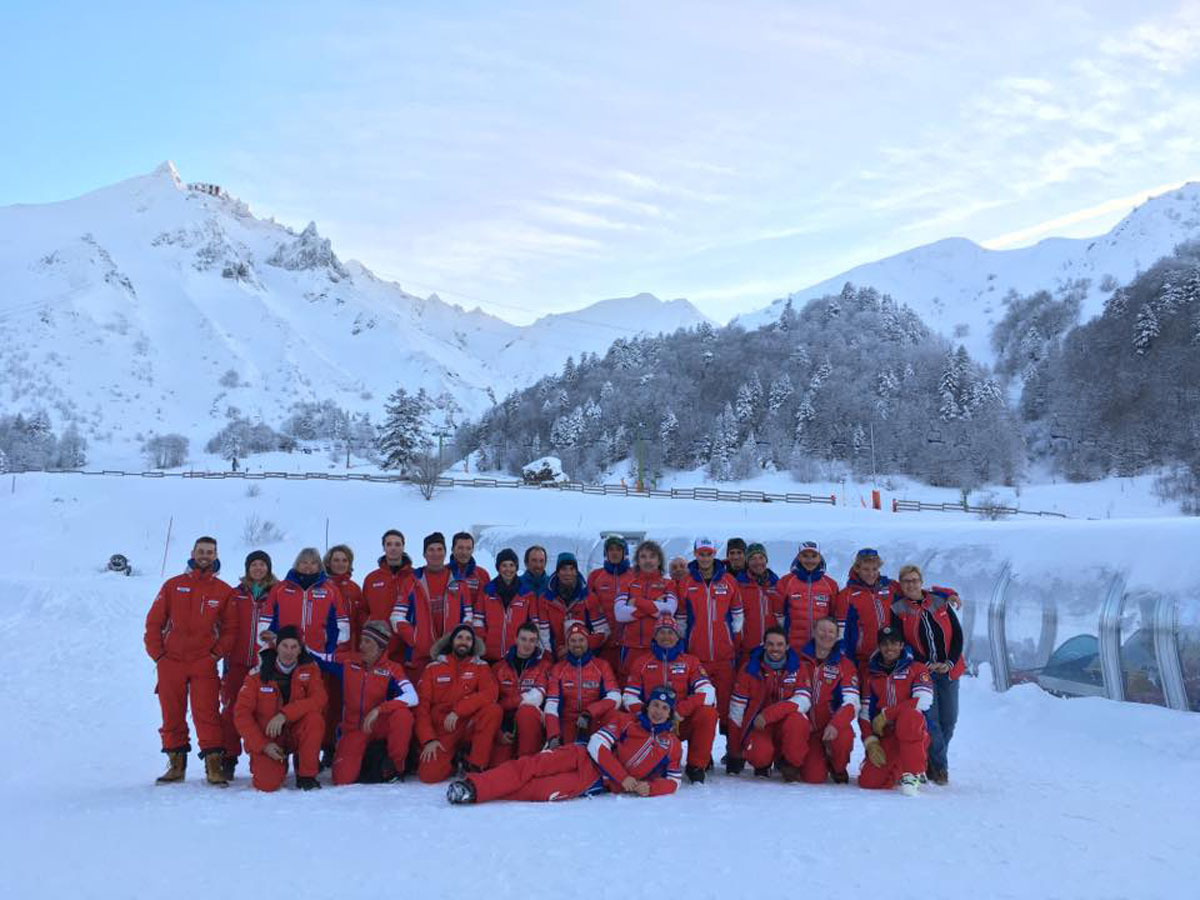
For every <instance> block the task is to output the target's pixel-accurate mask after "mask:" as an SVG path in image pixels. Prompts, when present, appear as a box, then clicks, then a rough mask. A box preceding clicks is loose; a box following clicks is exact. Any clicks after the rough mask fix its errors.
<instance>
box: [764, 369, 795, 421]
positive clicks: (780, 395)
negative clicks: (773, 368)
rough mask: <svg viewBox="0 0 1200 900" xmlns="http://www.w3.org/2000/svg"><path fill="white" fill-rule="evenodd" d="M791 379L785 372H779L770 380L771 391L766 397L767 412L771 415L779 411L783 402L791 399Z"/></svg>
mask: <svg viewBox="0 0 1200 900" xmlns="http://www.w3.org/2000/svg"><path fill="white" fill-rule="evenodd" d="M792 390H793V388H792V379H791V378H789V377H788V373H787V372H782V373H780V374H779V375H778V376H777V377H776V378H775V380H774V381H772V382H771V392H770V394H769V395H768V397H767V412H768V413H770V414H771V415H775V413H777V412H779V410H780V409H781V408H782V407H783V405H784V404H785V403H787V402H788V401H789V400H791V399H792Z"/></svg>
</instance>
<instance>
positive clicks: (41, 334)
mask: <svg viewBox="0 0 1200 900" xmlns="http://www.w3.org/2000/svg"><path fill="white" fill-rule="evenodd" d="M0 273H3V275H4V277H5V280H6V290H5V291H3V292H0V316H3V318H4V320H5V324H6V325H7V326H8V327H9V328H10V330H11V332H12V333H14V334H20V335H21V340H19V341H9V342H5V343H3V344H0V373H3V384H4V387H5V392H4V403H3V405H0V411H3V412H9V411H21V410H29V409H34V408H42V409H45V410H46V411H47V412H48V413H49V414H50V417H51V419H52V420H53V421H54V425H55V427H56V428H61V427H62V426H63V425H64V424H65V423H68V422H75V423H78V426H79V428H80V430H81V431H82V432H83V433H84V436H85V437H86V439H87V440H88V441H89V442H90V444H91V445H92V447H93V449H94V450H95V451H97V454H99V453H100V452H101V451H102V449H103V448H108V449H103V452H104V453H106V454H107V455H108V456H109V457H110V458H114V459H119V460H122V461H131V459H132V458H133V457H135V456H136V455H137V450H136V448H137V447H138V446H140V444H141V442H142V440H144V439H145V437H146V436H147V435H149V434H152V433H157V434H166V433H171V432H179V433H181V434H183V435H185V436H186V437H188V438H189V439H190V440H191V441H192V446H193V447H196V446H198V445H199V446H202V445H203V444H204V443H205V442H206V441H207V440H208V439H209V438H210V437H212V436H213V435H214V434H215V433H216V432H217V431H218V430H219V429H220V428H221V427H222V426H223V425H224V423H225V421H226V420H227V418H228V417H229V416H234V415H236V416H240V417H245V418H248V419H250V420H252V421H262V422H264V423H267V424H273V425H276V424H279V423H280V422H281V421H282V420H283V419H284V418H286V416H287V414H288V410H289V408H290V407H291V406H292V405H293V404H295V403H297V402H298V401H324V400H330V401H333V402H334V403H336V404H338V405H339V406H340V407H341V408H343V409H345V410H346V411H348V412H352V413H354V412H368V413H371V414H372V415H374V416H376V417H377V418H378V416H379V415H380V414H381V410H382V406H383V402H384V399H385V398H386V397H387V395H388V394H389V393H390V392H391V391H392V390H394V389H395V388H396V387H398V386H404V387H405V388H406V389H408V390H409V391H410V392H414V393H415V392H416V391H417V390H419V389H422V388H423V389H424V390H425V391H426V392H427V393H428V394H429V395H430V396H431V397H433V398H435V400H436V401H437V402H438V403H439V411H440V412H439V415H440V416H442V417H444V418H445V420H446V421H448V422H451V423H453V422H455V421H462V420H463V418H464V417H466V416H474V415H477V414H479V413H481V412H482V411H483V410H485V409H487V408H488V407H489V406H491V405H492V404H493V403H494V402H496V400H497V398H498V397H501V396H503V395H504V394H506V393H508V392H509V391H511V390H515V389H517V388H520V387H524V386H526V385H528V384H530V383H532V382H534V381H536V380H537V379H538V378H540V377H541V376H542V375H545V374H548V373H550V372H556V371H559V370H560V369H561V368H562V365H563V362H564V361H565V360H566V358H567V357H568V356H575V357H576V358H578V357H579V355H580V354H582V353H584V352H594V353H600V354H602V353H604V352H605V351H606V350H607V348H608V346H609V345H610V344H611V343H612V342H613V341H614V340H615V339H617V338H618V337H630V336H633V335H635V334H640V333H657V332H658V331H673V330H674V329H675V328H677V327H680V326H682V325H690V324H695V323H696V322H699V321H702V320H703V316H701V315H700V313H699V312H698V311H696V310H695V308H694V307H692V306H691V304H689V303H687V302H686V301H671V302H669V303H663V302H662V301H660V300H658V299H657V298H655V297H652V296H650V295H648V294H643V295H639V296H637V297H631V298H622V299H617V300H610V301H604V302H602V303H599V304H594V305H593V306H592V307H589V308H588V309H586V310H581V311H580V312H579V313H572V314H564V315H559V316H547V317H543V318H542V319H540V320H539V321H538V322H536V323H534V324H533V325H531V326H528V327H524V328H522V327H519V326H516V325H513V324H511V323H509V322H506V321H504V320H502V319H499V318H497V317H495V316H492V315H489V314H487V313H485V312H483V311H482V310H480V309H474V310H471V311H466V310H464V309H463V308H462V307H461V306H458V305H453V304H449V303H445V302H443V301H442V300H441V299H439V298H438V297H437V296H436V295H431V296H429V297H425V298H421V297H417V296H414V295H412V294H410V293H408V292H406V291H405V290H403V288H402V287H401V286H400V285H398V284H395V283H393V282H389V281H385V280H383V279H380V278H377V277H375V276H374V275H373V274H372V273H371V272H370V270H369V269H367V268H366V267H365V266H363V265H362V264H361V263H356V262H351V263H343V262H342V261H341V260H340V259H339V258H338V256H337V254H336V253H335V251H334V247H333V245H332V242H331V241H330V240H329V239H328V238H326V237H324V236H322V235H321V233H320V231H319V229H318V227H317V225H316V223H314V222H310V223H308V225H307V226H306V227H305V228H304V229H303V230H301V231H299V232H297V231H294V230H292V229H290V228H287V227H286V226H284V225H281V224H278V223H276V222H274V221H273V220H272V221H265V220H262V219H258V218H256V217H255V216H254V215H253V214H252V213H251V211H250V209H249V207H248V206H247V205H246V204H245V203H243V202H242V201H240V200H238V199H236V198H235V197H234V196H232V195H231V194H230V193H229V191H228V190H227V189H226V187H224V186H221V185H216V184H211V183H206V182H186V181H184V180H183V178H182V177H181V176H180V173H179V172H178V171H177V170H176V169H175V167H174V165H173V164H171V163H170V162H164V163H163V164H162V165H160V166H158V167H157V168H156V169H154V170H153V171H152V172H149V173H146V174H143V175H139V176H135V177H133V178H129V179H126V180H124V181H121V182H118V183H116V184H112V185H109V186H108V187H104V188H101V189H99V190H95V191H92V192H90V193H88V194H85V195H83V196H80V197H76V198H74V199H71V200H66V201H62V202H58V203H49V204H42V205H24V206H10V207H6V208H0ZM506 347H507V348H510V349H511V352H505V348H506Z"/></svg>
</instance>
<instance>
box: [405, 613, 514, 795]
mask: <svg viewBox="0 0 1200 900" xmlns="http://www.w3.org/2000/svg"><path fill="white" fill-rule="evenodd" d="M433 654H434V659H433V661H432V662H431V663H429V665H428V666H426V667H425V671H424V673H423V674H422V675H421V684H420V686H419V687H418V688H417V695H418V696H419V697H420V698H421V700H420V705H419V706H418V707H417V740H419V741H420V742H421V757H420V762H419V764H418V767H417V776H418V777H419V778H420V779H421V781H423V782H425V783H426V784H435V783H436V782H439V781H445V780H446V779H447V778H449V777H450V775H451V774H453V772H454V768H455V761H456V757H457V755H458V751H459V748H460V747H465V746H469V751H468V753H467V756H466V768H467V770H468V771H473V772H481V771H483V769H484V768H485V767H486V766H487V764H488V761H489V760H490V759H491V755H492V745H493V744H494V743H495V740H496V730H497V729H498V728H499V727H500V721H501V719H502V718H503V716H502V714H501V712H500V705H499V703H498V702H497V700H499V697H500V689H499V687H498V685H497V684H496V679H495V676H493V675H492V670H491V669H490V668H488V665H487V663H485V662H484V661H483V641H482V640H481V639H480V638H478V637H476V635H475V632H474V630H473V629H472V628H471V626H470V625H466V624H460V625H456V626H454V628H453V629H452V630H451V631H450V632H448V633H447V634H445V635H443V636H442V637H441V638H440V639H439V640H438V641H437V643H435V644H434V645H433Z"/></svg>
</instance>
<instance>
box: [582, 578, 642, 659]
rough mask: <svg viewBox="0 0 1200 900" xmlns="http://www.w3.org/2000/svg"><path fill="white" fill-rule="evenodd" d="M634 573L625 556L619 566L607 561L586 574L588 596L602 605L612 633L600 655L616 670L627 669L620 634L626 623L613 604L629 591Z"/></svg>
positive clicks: (606, 639)
mask: <svg viewBox="0 0 1200 900" xmlns="http://www.w3.org/2000/svg"><path fill="white" fill-rule="evenodd" d="M634 574H635V573H634V571H633V569H631V568H630V567H629V560H627V559H622V560H621V561H620V562H619V563H617V564H616V565H613V564H612V563H610V562H608V561H607V560H605V561H604V564H603V565H602V566H600V568H598V569H592V571H590V572H588V576H587V595H588V599H589V600H591V601H592V602H593V603H596V604H598V605H599V607H600V610H601V612H603V614H604V621H605V622H607V623H608V626H609V632H610V633H609V634H608V635H606V637H605V640H604V641H603V643H602V644H601V646H600V656H602V657H603V658H604V659H605V660H606V661H607V662H608V664H609V665H610V666H612V669H613V671H614V672H617V671H624V670H623V669H622V663H621V647H622V646H624V645H623V644H622V641H621V635H622V632H623V631H624V630H625V626H624V625H623V624H622V623H621V622H620V621H619V620H618V619H617V617H616V615H615V614H614V612H613V607H614V606H615V605H616V602H617V598H618V597H620V596H621V595H622V594H624V593H626V592H628V590H629V585H630V583H631V582H632V581H633V579H634ZM593 649H595V648H593Z"/></svg>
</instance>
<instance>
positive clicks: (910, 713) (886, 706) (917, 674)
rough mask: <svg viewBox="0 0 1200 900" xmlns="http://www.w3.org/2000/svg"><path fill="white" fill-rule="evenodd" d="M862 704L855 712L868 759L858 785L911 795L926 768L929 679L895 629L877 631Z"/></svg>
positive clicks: (893, 627) (931, 691)
mask: <svg viewBox="0 0 1200 900" xmlns="http://www.w3.org/2000/svg"><path fill="white" fill-rule="evenodd" d="M863 699H864V701H865V702H864V703H863V705H862V709H861V710H860V711H859V720H858V721H859V725H860V727H861V729H862V734H863V739H864V743H865V744H866V748H867V758H866V759H864V760H863V764H862V769H861V770H860V771H859V773H858V786H859V787H864V788H891V787H895V786H896V785H897V784H899V785H900V790H901V791H902V792H903V793H904V794H906V795H908V796H910V797H915V796H916V794H917V792H918V790H919V789H920V788H919V785H920V773H921V772H924V771H925V763H926V756H925V754H926V751H927V748H928V747H929V733H928V731H926V729H925V710H927V709H929V707H930V706H932V705H933V680H932V679H931V678H930V677H929V669H928V668H926V666H925V664H924V663H920V662H917V661H916V660H914V659H913V655H912V651H911V650H909V649H908V647H906V646H905V645H904V635H903V633H902V632H901V631H900V629H899V628H897V627H895V626H893V625H885V626H884V627H883V628H881V629H879V640H878V649H877V650H876V651H875V652H874V653H873V654H872V655H871V661H870V662H869V663H868V664H867V683H866V684H865V685H863Z"/></svg>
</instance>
